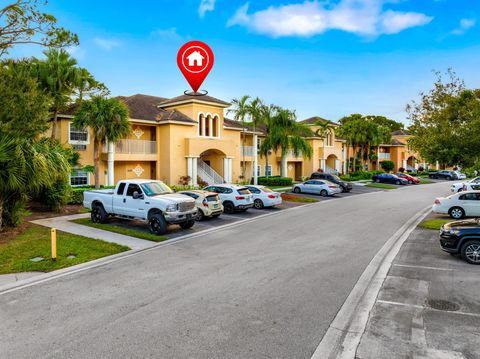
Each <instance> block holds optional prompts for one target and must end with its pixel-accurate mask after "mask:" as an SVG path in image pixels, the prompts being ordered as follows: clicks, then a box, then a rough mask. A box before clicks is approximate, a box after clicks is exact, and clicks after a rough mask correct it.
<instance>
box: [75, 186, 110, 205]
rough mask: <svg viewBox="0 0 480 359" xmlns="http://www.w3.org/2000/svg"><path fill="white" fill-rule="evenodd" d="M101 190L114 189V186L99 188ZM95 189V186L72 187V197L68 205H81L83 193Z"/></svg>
mask: <svg viewBox="0 0 480 359" xmlns="http://www.w3.org/2000/svg"><path fill="white" fill-rule="evenodd" d="M100 188H101V189H108V188H115V186H100ZM92 189H95V186H81V187H72V195H71V197H70V201H69V202H68V204H83V192H85V191H90V190H92Z"/></svg>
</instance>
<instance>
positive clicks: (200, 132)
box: [198, 115, 205, 136]
mask: <svg viewBox="0 0 480 359" xmlns="http://www.w3.org/2000/svg"><path fill="white" fill-rule="evenodd" d="M204 122H205V117H204V116H203V115H200V116H198V135H199V136H203V124H204Z"/></svg>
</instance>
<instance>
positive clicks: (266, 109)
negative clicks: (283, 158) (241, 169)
mask: <svg viewBox="0 0 480 359" xmlns="http://www.w3.org/2000/svg"><path fill="white" fill-rule="evenodd" d="M278 110H279V108H278V106H275V105H269V106H267V105H263V106H262V107H260V111H259V115H260V120H259V121H260V122H261V123H262V124H263V125H264V134H265V137H264V139H263V142H262V144H261V145H260V156H265V169H266V170H265V176H266V177H267V178H268V156H269V154H270V151H271V150H272V146H273V142H274V136H273V133H272V129H273V128H274V127H275V125H274V122H275V117H276V115H277V112H278ZM255 170H256V169H255Z"/></svg>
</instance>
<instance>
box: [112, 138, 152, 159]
mask: <svg viewBox="0 0 480 359" xmlns="http://www.w3.org/2000/svg"><path fill="white" fill-rule="evenodd" d="M103 152H105V153H106V152H108V150H107V146H104V148H103ZM115 153H120V154H147V155H149V154H151V155H154V154H156V153H157V141H145V140H126V139H124V140H119V141H118V142H117V143H116V144H115Z"/></svg>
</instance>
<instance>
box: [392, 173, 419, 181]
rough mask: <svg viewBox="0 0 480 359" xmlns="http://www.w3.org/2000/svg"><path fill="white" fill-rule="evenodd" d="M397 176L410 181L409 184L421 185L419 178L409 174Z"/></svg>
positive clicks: (398, 174)
mask: <svg viewBox="0 0 480 359" xmlns="http://www.w3.org/2000/svg"><path fill="white" fill-rule="evenodd" d="M396 176H398V177H400V178H403V179H406V180H407V181H408V184H419V183H420V180H419V179H418V177H413V176H411V175H409V174H408V173H397V174H396Z"/></svg>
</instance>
